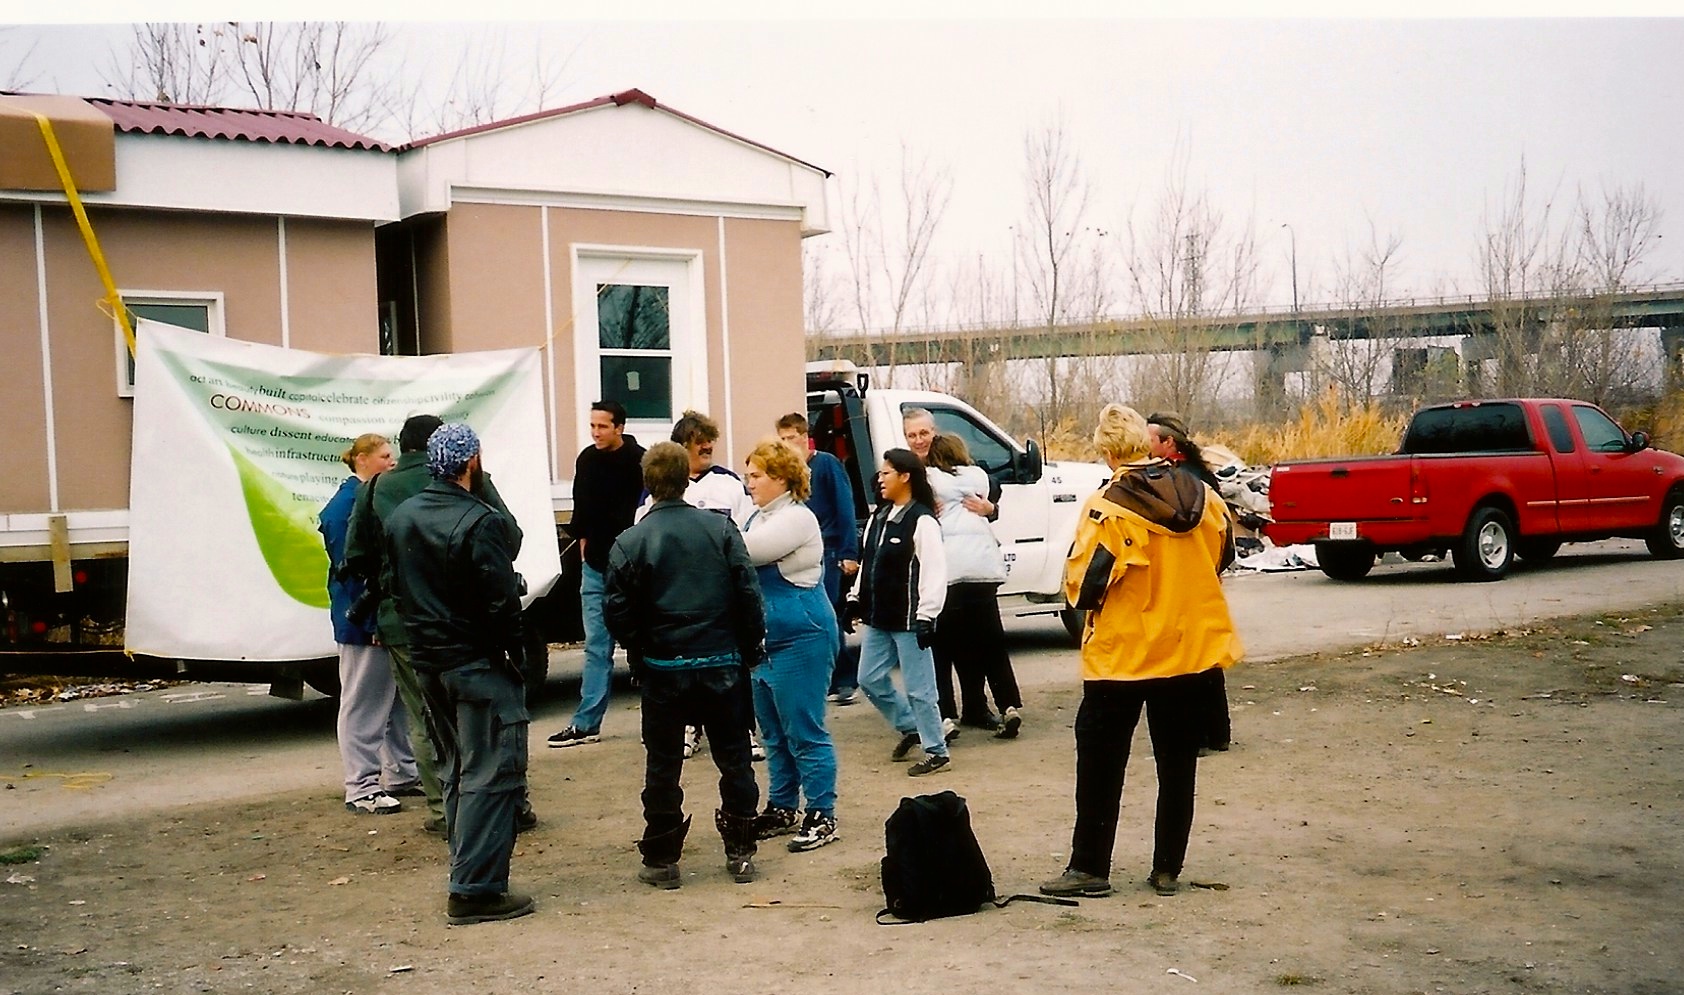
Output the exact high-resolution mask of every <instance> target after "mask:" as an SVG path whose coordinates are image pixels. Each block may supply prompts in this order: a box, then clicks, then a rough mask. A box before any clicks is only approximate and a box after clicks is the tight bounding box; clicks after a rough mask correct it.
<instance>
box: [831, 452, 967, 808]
mask: <svg viewBox="0 0 1684 995" xmlns="http://www.w3.org/2000/svg"><path fill="white" fill-rule="evenodd" d="M877 489H878V493H879V495H880V497H881V500H880V501H879V502H878V505H877V510H876V511H874V512H872V515H871V518H870V520H869V521H867V522H866V526H865V541H864V543H862V545H861V553H860V582H859V585H858V586H857V587H856V588H855V589H854V591H853V592H852V594H851V595H850V596H849V601H848V616H849V619H850V621H852V620H855V619H858V620H859V621H861V622H863V623H864V624H865V626H866V630H865V633H864V635H862V636H861V637H860V688H861V690H863V691H864V692H865V696H866V698H868V699H869V700H870V701H871V703H872V704H873V705H875V706H877V711H878V712H880V713H882V716H883V718H884V719H886V720H888V722H889V725H890V726H892V727H893V728H894V730H895V731H896V732H898V733H900V734H901V738H900V742H899V743H897V744H896V745H895V748H894V751H893V752H892V753H891V754H890V756H889V759H891V760H894V761H896V762H899V761H902V760H906V759H909V758H910V757H911V755H912V750H913V749H914V748H915V747H917V746H919V745H922V746H923V748H924V758H923V759H922V760H920V761H918V762H917V763H915V764H913V765H912V766H911V767H910V768H908V769H907V774H909V775H910V776H912V777H922V776H924V775H926V774H936V773H939V772H941V771H944V770H946V769H947V768H948V767H949V765H950V761H949V758H948V755H947V743H946V741H944V740H943V739H942V729H941V712H940V711H939V710H938V708H937V705H936V698H937V694H936V667H935V659H934V658H933V657H932V656H931V655H930V646H931V644H932V643H933V642H934V640H935V631H936V617H937V616H938V615H940V614H941V609H942V606H943V604H944V603H945V602H946V600H947V558H946V556H945V555H944V554H943V552H942V545H941V526H940V525H939V524H938V523H937V521H936V515H935V511H934V506H935V495H934V494H932V493H931V491H930V481H929V478H928V476H926V474H925V471H924V464H923V462H922V461H920V460H919V459H918V456H917V454H915V453H913V452H912V450H910V449H891V450H889V451H888V452H886V453H884V454H883V465H882V466H881V467H879V468H878V470H877ZM896 667H899V668H900V672H901V681H902V683H903V684H905V685H906V687H905V691H904V692H903V691H902V690H901V689H899V688H897V687H895V683H894V680H893V678H892V676H891V675H892V672H893V671H894V669H895V668H896Z"/></svg>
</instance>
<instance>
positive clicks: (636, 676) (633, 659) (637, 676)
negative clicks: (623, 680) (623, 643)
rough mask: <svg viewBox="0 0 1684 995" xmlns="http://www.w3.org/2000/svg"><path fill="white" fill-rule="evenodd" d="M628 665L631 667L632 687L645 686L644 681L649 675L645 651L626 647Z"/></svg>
mask: <svg viewBox="0 0 1684 995" xmlns="http://www.w3.org/2000/svg"><path fill="white" fill-rule="evenodd" d="M625 650H626V663H627V664H628V665H630V667H631V679H632V687H641V686H643V679H644V677H645V676H646V675H647V674H648V673H649V665H648V664H647V663H644V662H643V651H642V650H636V649H632V648H631V647H630V646H627V647H625Z"/></svg>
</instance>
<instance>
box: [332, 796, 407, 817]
mask: <svg viewBox="0 0 1684 995" xmlns="http://www.w3.org/2000/svg"><path fill="white" fill-rule="evenodd" d="M345 810H346V811H347V812H357V813H360V814H362V815H391V814H393V813H394V812H401V811H403V802H400V801H398V800H397V799H396V798H393V797H392V796H391V795H388V794H387V793H386V792H384V791H376V792H375V793H374V794H372V795H363V796H362V797H361V798H353V799H351V800H350V801H348V802H346V803H345Z"/></svg>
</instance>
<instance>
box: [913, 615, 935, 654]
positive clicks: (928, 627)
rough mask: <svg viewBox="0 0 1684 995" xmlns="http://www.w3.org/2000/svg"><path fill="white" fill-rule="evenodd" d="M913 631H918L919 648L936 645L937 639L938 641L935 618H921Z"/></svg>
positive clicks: (924, 648)
mask: <svg viewBox="0 0 1684 995" xmlns="http://www.w3.org/2000/svg"><path fill="white" fill-rule="evenodd" d="M912 631H913V632H916V633H918V648H919V649H921V650H927V649H929V648H930V647H931V646H933V645H935V641H936V620H935V619H933V618H921V619H919V620H918V625H917V626H916V627H915V628H913V630H912Z"/></svg>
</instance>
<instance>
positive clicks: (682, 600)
mask: <svg viewBox="0 0 1684 995" xmlns="http://www.w3.org/2000/svg"><path fill="white" fill-rule="evenodd" d="M602 606H603V614H604V616H605V618H606V621H607V623H608V631H609V633H610V634H612V635H613V637H614V641H615V642H617V643H619V644H620V645H622V646H624V647H626V652H627V653H628V654H633V655H636V656H638V657H643V658H649V659H658V660H674V659H680V658H685V657H709V656H718V655H721V654H725V653H730V652H732V651H733V650H734V651H736V652H738V653H740V654H742V657H743V662H744V663H746V664H748V665H749V666H754V665H755V664H756V663H758V662H759V660H760V655H761V652H762V651H761V646H762V645H763V643H764V642H765V639H766V616H765V609H764V607H763V605H762V602H761V599H760V581H759V579H758V578H757V577H756V576H755V573H754V564H752V563H751V562H749V558H748V547H747V546H744V545H743V537H742V533H740V532H738V531H737V526H736V525H734V524H733V523H732V522H731V520H730V519H729V518H726V517H725V516H724V515H721V514H718V513H716V512H712V511H703V510H702V509H700V508H697V507H694V506H692V505H689V504H686V503H685V502H683V501H660V502H657V503H656V504H655V505H654V506H653V507H651V508H650V509H649V511H648V513H647V514H645V515H644V516H643V520H642V521H640V522H638V523H637V524H636V525H633V526H632V527H631V528H629V529H627V530H626V531H624V532H622V533H620V538H619V539H618V540H617V541H615V543H614V548H613V550H612V551H610V552H609V554H608V574H607V576H606V577H605V578H604V579H603V601H602Z"/></svg>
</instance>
